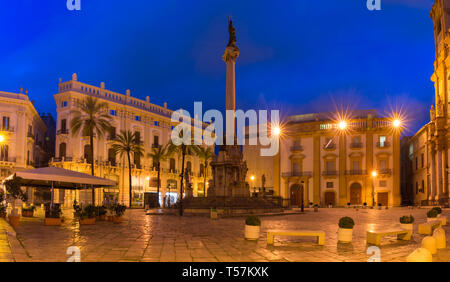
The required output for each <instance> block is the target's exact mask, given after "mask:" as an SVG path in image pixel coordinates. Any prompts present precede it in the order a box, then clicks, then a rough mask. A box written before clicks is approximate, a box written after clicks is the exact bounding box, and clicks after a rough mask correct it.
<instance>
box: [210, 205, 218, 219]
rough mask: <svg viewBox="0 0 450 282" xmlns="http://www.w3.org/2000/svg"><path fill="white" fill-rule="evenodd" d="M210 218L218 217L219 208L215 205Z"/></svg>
mask: <svg viewBox="0 0 450 282" xmlns="http://www.w3.org/2000/svg"><path fill="white" fill-rule="evenodd" d="M210 218H211V219H217V209H216V208H215V207H214V208H211V212H210Z"/></svg>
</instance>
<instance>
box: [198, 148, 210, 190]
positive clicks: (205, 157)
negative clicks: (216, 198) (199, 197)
mask: <svg viewBox="0 0 450 282" xmlns="http://www.w3.org/2000/svg"><path fill="white" fill-rule="evenodd" d="M194 148H195V154H196V155H197V156H198V158H199V159H200V160H201V161H203V169H204V172H203V196H205V192H206V176H207V173H208V162H209V160H211V159H212V157H213V156H214V153H213V151H212V150H211V148H209V147H202V146H196V147H194Z"/></svg>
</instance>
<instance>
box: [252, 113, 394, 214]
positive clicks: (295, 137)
mask: <svg viewBox="0 0 450 282" xmlns="http://www.w3.org/2000/svg"><path fill="white" fill-rule="evenodd" d="M350 116H351V118H349V119H347V120H346V121H345V122H342V123H341V124H340V121H338V120H336V119H335V118H334V114H333V113H317V114H305V115H296V116H290V117H288V118H287V120H286V124H285V125H284V126H283V127H282V132H281V137H280V138H281V141H280V151H279V154H278V155H276V156H275V157H260V156H259V148H258V147H259V146H244V156H245V159H246V161H247V165H248V173H247V178H248V180H247V181H248V183H249V184H250V188H252V183H253V186H256V187H260V186H261V184H262V183H261V182H262V179H261V178H262V175H264V178H265V187H273V188H272V189H273V195H274V196H280V197H281V198H282V199H283V203H284V206H300V205H301V203H302V201H303V203H304V205H305V206H308V205H309V203H314V204H318V205H320V206H328V205H330V204H331V205H332V206H346V205H347V203H351V204H352V205H363V203H367V205H368V206H371V205H372V204H373V200H374V202H375V203H376V204H378V203H381V204H382V205H383V206H386V205H388V206H399V205H400V203H401V196H400V133H401V127H398V128H397V127H396V126H394V122H393V120H392V119H389V118H380V117H377V112H376V111H375V110H370V111H354V112H352V113H351V114H350ZM270 160H271V161H270ZM252 176H253V179H251V177H252ZM269 189H270V188H269ZM251 191H252V189H251ZM372 195H374V196H375V198H373V196H372Z"/></svg>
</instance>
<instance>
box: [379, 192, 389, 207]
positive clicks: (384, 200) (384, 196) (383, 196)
mask: <svg viewBox="0 0 450 282" xmlns="http://www.w3.org/2000/svg"><path fill="white" fill-rule="evenodd" d="M388 195H389V194H388V192H378V193H377V201H378V203H381V205H383V206H387V205H388V203H389V201H388Z"/></svg>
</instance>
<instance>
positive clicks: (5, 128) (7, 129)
mask: <svg viewBox="0 0 450 282" xmlns="http://www.w3.org/2000/svg"><path fill="white" fill-rule="evenodd" d="M0 131H3V132H14V127H0Z"/></svg>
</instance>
